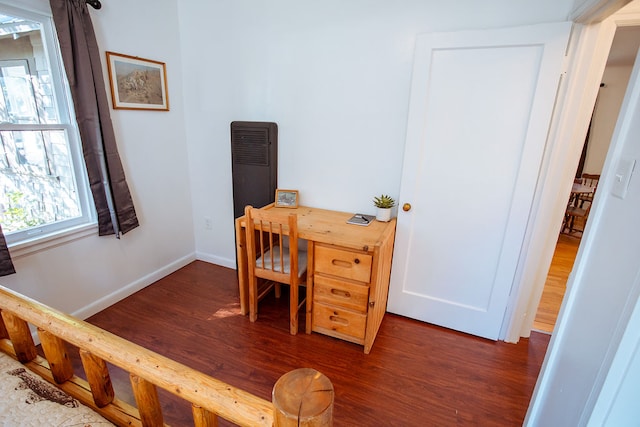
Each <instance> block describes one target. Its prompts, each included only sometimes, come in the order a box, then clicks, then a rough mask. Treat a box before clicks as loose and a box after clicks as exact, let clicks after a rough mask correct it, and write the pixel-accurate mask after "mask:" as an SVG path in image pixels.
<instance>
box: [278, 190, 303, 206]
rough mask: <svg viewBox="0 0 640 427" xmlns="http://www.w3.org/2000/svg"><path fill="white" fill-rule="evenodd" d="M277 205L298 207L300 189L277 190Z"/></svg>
mask: <svg viewBox="0 0 640 427" xmlns="http://www.w3.org/2000/svg"><path fill="white" fill-rule="evenodd" d="M276 207H278V208H297V207H298V190H281V189H277V190H276Z"/></svg>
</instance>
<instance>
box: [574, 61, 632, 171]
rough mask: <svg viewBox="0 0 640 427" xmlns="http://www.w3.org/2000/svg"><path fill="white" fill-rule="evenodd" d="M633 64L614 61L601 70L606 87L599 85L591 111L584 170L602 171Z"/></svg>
mask: <svg viewBox="0 0 640 427" xmlns="http://www.w3.org/2000/svg"><path fill="white" fill-rule="evenodd" d="M632 68H633V67H632V66H631V65H615V66H608V67H607V68H605V70H604V74H603V76H602V81H603V82H604V83H605V87H602V88H600V91H599V93H598V101H597V103H596V108H595V110H594V113H593V123H592V125H591V133H590V135H589V145H588V146H587V156H586V158H585V163H584V170H583V172H584V173H591V174H600V173H601V172H602V167H603V165H604V160H605V158H606V157H607V152H608V151H609V143H610V142H611V136H612V135H613V129H614V128H615V126H616V120H617V119H618V114H619V113H620V105H622V99H623V98H624V93H625V91H626V90H627V83H628V82H629V76H630V75H631V70H632Z"/></svg>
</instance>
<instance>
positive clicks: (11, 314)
mask: <svg viewBox="0 0 640 427" xmlns="http://www.w3.org/2000/svg"><path fill="white" fill-rule="evenodd" d="M0 310H1V315H2V316H1V317H0V350H2V351H4V352H5V353H7V354H9V355H11V356H13V357H15V358H16V359H18V360H19V361H20V362H22V363H23V364H25V365H26V366H27V367H28V368H30V369H31V370H32V371H34V372H35V373H37V374H38V375H40V376H41V377H42V378H44V379H46V380H48V381H49V382H51V383H53V384H55V385H57V386H58V387H59V388H60V389H62V390H64V391H65V392H67V393H68V394H69V395H71V396H73V397H74V398H76V399H78V400H79V401H80V402H82V403H83V404H85V405H86V406H88V407H90V408H92V409H94V410H95V411H96V412H98V413H99V414H101V415H102V416H103V417H105V418H107V419H108V420H110V421H112V422H113V423H115V424H117V425H132V426H138V425H142V426H161V425H164V421H163V416H162V410H161V407H160V403H159V400H158V394H157V389H156V387H161V388H163V389H165V390H167V391H168V392H170V393H173V394H174V395H176V396H179V397H181V398H183V399H185V400H186V401H188V402H190V403H191V405H192V412H193V420H194V425H195V426H196V427H199V426H203V427H205V426H206V427H211V426H216V425H217V424H218V417H221V418H223V419H226V420H228V421H231V422H233V423H235V424H237V425H240V426H272V425H275V426H277V427H282V426H285V425H297V421H295V422H296V424H289V423H288V422H287V421H286V420H287V419H289V418H290V417H287V416H286V414H285V416H283V415H282V414H279V412H282V407H281V405H278V404H277V402H274V403H272V402H269V401H267V400H264V399H261V398H259V397H257V396H254V395H252V394H250V393H248V392H246V391H243V390H241V389H238V388H235V387H232V386H231V385H229V384H226V383H224V382H222V381H219V380H217V379H215V378H212V377H210V376H208V375H205V374H203V373H201V372H198V371H196V370H194V369H191V368H189V367H188V366H185V365H182V364H180V363H178V362H176V361H173V360H171V359H168V358H166V357H164V356H162V355H159V354H157V353H154V352H152V351H150V350H147V349H145V348H144V347H141V346H139V345H136V344H134V343H132V342H129V341H127V340H125V339H123V338H120V337H118V336H116V335H113V334H111V333H109V332H107V331H105V330H103V329H100V328H98V327H96V326H93V325H91V324H89V323H87V322H84V321H82V320H79V319H76V318H74V317H72V316H69V315H67V314H64V313H62V312H60V311H57V310H55V309H52V308H50V307H47V306H45V305H44V304H41V303H39V302H37V301H34V300H32V299H29V298H27V297H24V296H22V295H20V294H18V293H16V292H14V291H12V290H9V289H7V288H4V287H2V286H0ZM29 324H31V325H33V326H35V327H36V328H37V331H38V336H39V339H40V342H41V345H42V351H43V353H44V356H45V357H44V358H43V357H40V356H39V355H38V353H37V349H36V346H35V343H34V341H33V338H32V336H31V331H30V329H29ZM65 343H69V344H71V345H74V346H76V347H78V348H79V351H80V357H81V361H82V365H83V368H84V372H85V375H86V378H87V380H86V381H85V380H83V379H82V378H80V377H78V376H76V375H75V373H74V368H73V366H72V363H71V361H70V358H69V355H68V353H67V348H66V347H67V346H66V344H65ZM107 362H108V363H111V364H113V365H115V366H118V367H120V368H122V369H124V370H125V371H127V372H129V374H130V377H131V384H132V389H133V393H134V396H135V400H136V404H137V408H136V407H133V406H131V405H129V404H128V403H126V402H124V401H122V400H120V399H118V398H116V397H115V393H114V390H113V386H112V384H111V380H110V377H109V370H108V366H107ZM293 372H295V371H293ZM315 372H317V371H315ZM289 374H291V373H289ZM289 374H285V375H284V376H283V377H282V378H281V380H282V379H283V378H285V377H287V375H289ZM306 374H307V372H305V375H306ZM318 374H319V373H318ZM319 375H320V376H322V374H319ZM322 377H323V376H322ZM324 378H325V379H326V377H324ZM327 381H328V380H327ZM278 383H283V384H284V386H285V387H286V383H287V381H284V382H283V381H278ZM329 384H330V382H329ZM285 391H286V392H287V393H289V391H287V390H285ZM330 392H331V394H330V397H329V398H327V399H325V401H326V402H329V403H327V404H325V403H322V405H324V406H326V407H323V408H321V410H320V411H319V412H318V414H320V412H322V414H321V416H318V417H316V418H317V419H316V421H317V422H313V423H311V424H308V425H313V426H315V425H318V426H319V425H329V424H330V423H331V414H332V412H333V410H332V408H333V388H332V387H331V390H330ZM291 393H295V391H293V390H292V391H291ZM274 394H275V393H274ZM299 398H300V399H301V400H302V399H305V397H304V396H299ZM274 404H275V405H276V406H275V408H276V409H274ZM285 410H286V409H285ZM274 413H275V415H277V416H274ZM311 418H314V417H313V414H312V417H311ZM327 420H328V421H327Z"/></svg>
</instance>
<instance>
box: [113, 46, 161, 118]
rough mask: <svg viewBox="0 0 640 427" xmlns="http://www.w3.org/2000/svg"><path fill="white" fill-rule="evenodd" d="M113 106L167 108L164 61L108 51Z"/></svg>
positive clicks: (148, 108) (118, 107)
mask: <svg viewBox="0 0 640 427" xmlns="http://www.w3.org/2000/svg"><path fill="white" fill-rule="evenodd" d="M107 67H108V70H109V84H110V85H111V100H112V101H113V108H114V109H122V110H159V111H169V98H168V95H167V68H166V66H165V63H164V62H158V61H152V60H150V59H144V58H138V57H136V56H129V55H123V54H120V53H115V52H107Z"/></svg>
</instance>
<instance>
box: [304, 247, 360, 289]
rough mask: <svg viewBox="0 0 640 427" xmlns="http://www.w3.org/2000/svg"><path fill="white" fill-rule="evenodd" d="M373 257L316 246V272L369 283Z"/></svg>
mask: <svg viewBox="0 0 640 427" xmlns="http://www.w3.org/2000/svg"><path fill="white" fill-rule="evenodd" d="M372 261H373V257H372V256H371V255H369V254H367V253H363V252H353V251H349V250H345V249H338V248H333V247H329V246H322V245H316V246H315V261H314V262H315V271H316V272H320V273H325V274H331V275H333V276H338V277H344V278H346V279H352V280H357V281H359V282H365V283H369V280H370V279H371V264H372Z"/></svg>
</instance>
